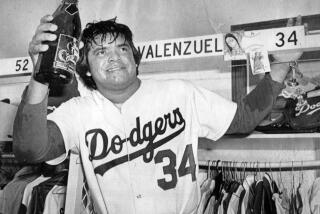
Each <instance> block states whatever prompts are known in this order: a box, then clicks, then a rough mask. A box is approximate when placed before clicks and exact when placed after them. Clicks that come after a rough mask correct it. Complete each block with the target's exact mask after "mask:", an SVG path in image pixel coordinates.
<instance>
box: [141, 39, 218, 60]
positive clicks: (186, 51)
mask: <svg viewBox="0 0 320 214" xmlns="http://www.w3.org/2000/svg"><path fill="white" fill-rule="evenodd" d="M137 48H138V51H139V52H140V54H141V55H142V60H159V59H161V58H163V59H169V58H185V57H192V56H199V55H202V56H206V55H215V54H218V53H221V52H223V43H222V42H220V39H219V38H214V37H206V38H194V39H190V40H188V39H185V40H179V41H177V40H174V41H158V42H150V43H149V44H148V43H145V44H140V45H138V47H137Z"/></svg>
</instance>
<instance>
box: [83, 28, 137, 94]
mask: <svg viewBox="0 0 320 214" xmlns="http://www.w3.org/2000/svg"><path fill="white" fill-rule="evenodd" d="M113 40H114V38H113V37H112V35H110V34H107V36H106V38H105V40H103V41H102V42H101V36H97V37H96V38H95V41H96V44H94V43H93V44H92V46H91V48H90V51H89V52H88V63H89V67H90V71H91V74H92V78H93V80H94V81H95V83H96V85H97V88H98V90H99V91H101V90H113V91H116V90H125V89H126V88H128V87H129V86H130V85H131V84H132V83H134V82H135V81H137V80H138V79H137V76H136V65H135V61H134V58H133V52H132V49H131V47H130V45H129V43H128V42H125V39H124V37H123V36H121V35H119V36H118V38H117V39H116V40H114V41H113Z"/></svg>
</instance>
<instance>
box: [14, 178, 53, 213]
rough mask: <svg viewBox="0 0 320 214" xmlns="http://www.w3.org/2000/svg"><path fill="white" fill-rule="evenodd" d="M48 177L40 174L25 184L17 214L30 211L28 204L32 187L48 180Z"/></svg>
mask: <svg viewBox="0 0 320 214" xmlns="http://www.w3.org/2000/svg"><path fill="white" fill-rule="evenodd" d="M49 178H50V177H45V176H43V175H40V176H39V177H37V178H36V179H35V180H33V181H32V182H30V183H29V184H27V186H26V187H25V189H24V192H23V197H22V201H21V205H20V208H19V214H26V213H30V211H29V212H28V207H29V205H30V201H31V195H32V190H33V187H35V186H37V185H38V184H40V183H42V182H44V181H46V180H48V179H49Z"/></svg>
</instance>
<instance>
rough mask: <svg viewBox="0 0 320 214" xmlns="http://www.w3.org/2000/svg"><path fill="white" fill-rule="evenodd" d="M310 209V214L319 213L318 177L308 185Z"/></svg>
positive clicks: (319, 190)
mask: <svg viewBox="0 0 320 214" xmlns="http://www.w3.org/2000/svg"><path fill="white" fill-rule="evenodd" d="M309 199H310V209H311V213H312V214H320V177H319V178H316V180H315V181H314V182H313V184H312V186H311V187H310V196H309Z"/></svg>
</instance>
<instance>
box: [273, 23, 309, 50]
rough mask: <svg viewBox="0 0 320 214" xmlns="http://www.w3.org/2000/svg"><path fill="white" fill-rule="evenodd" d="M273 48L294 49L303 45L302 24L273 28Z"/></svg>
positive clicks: (303, 33) (303, 32)
mask: <svg viewBox="0 0 320 214" xmlns="http://www.w3.org/2000/svg"><path fill="white" fill-rule="evenodd" d="M273 34H274V35H273V37H272V38H273V40H274V41H272V45H273V46H274V47H273V49H275V50H277V49H296V48H303V47H304V45H305V31H304V26H295V27H286V28H279V29H278V30H277V29H275V31H274V32H273Z"/></svg>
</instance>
